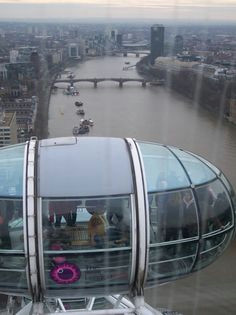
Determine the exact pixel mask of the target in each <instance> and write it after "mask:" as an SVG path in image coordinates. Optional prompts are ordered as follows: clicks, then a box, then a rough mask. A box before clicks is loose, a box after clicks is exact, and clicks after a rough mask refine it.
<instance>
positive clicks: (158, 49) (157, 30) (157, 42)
mask: <svg viewBox="0 0 236 315" xmlns="http://www.w3.org/2000/svg"><path fill="white" fill-rule="evenodd" d="M164 29H165V28H164V26H163V25H159V24H155V25H153V26H152V27H151V56H150V57H151V63H152V64H154V63H155V59H156V58H157V57H160V56H163V55H164Z"/></svg>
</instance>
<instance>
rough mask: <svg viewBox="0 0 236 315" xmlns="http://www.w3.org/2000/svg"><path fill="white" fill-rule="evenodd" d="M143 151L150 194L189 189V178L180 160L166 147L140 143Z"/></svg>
mask: <svg viewBox="0 0 236 315" xmlns="http://www.w3.org/2000/svg"><path fill="white" fill-rule="evenodd" d="M138 144H139V146H140V149H141V153H142V157H143V161H144V168H145V174H146V180H147V187H148V192H154V191H163V190H170V189H175V188H182V187H188V186H189V185H190V184H189V181H188V178H187V176H186V174H185V172H184V170H183V168H182V166H181V164H180V163H179V161H178V159H176V157H175V156H174V155H173V154H172V153H171V152H170V151H169V150H168V149H167V148H165V147H163V146H161V145H157V144H149V143H142V142H139V143H138Z"/></svg>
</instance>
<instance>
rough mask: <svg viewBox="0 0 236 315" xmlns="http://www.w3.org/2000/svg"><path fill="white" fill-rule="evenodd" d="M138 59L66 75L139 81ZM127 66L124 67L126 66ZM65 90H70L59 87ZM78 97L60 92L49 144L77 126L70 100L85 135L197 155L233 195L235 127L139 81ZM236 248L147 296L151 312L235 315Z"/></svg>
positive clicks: (85, 90)
mask: <svg viewBox="0 0 236 315" xmlns="http://www.w3.org/2000/svg"><path fill="white" fill-rule="evenodd" d="M137 61H138V58H136V57H135V56H133V57H132V56H129V57H118V56H114V57H99V58H94V59H91V60H87V61H85V62H83V63H79V64H78V65H75V66H73V67H71V68H69V69H68V70H70V71H73V73H74V74H75V75H76V78H99V77H103V78H104V77H105V78H106V77H107V78H108V77H116V78H120V77H127V78H141V77H140V75H139V74H138V73H137V71H136V70H135V67H134V68H131V69H129V70H127V71H125V70H123V67H124V66H127V63H128V62H129V64H128V66H130V65H135V63H136V62H137ZM125 63H126V64H125ZM57 86H59V87H66V86H67V84H65V83H60V84H57ZM75 86H76V88H77V89H78V90H79V92H80V95H79V96H68V95H64V94H63V89H58V91H57V92H56V94H53V95H51V99H50V105H49V121H48V130H49V137H50V138H54V137H61V136H71V135H72V129H73V127H74V126H79V121H80V118H81V116H78V115H77V114H76V109H77V108H76V107H75V105H74V103H75V101H77V100H80V101H82V102H83V103H84V106H83V108H84V110H85V118H91V119H93V120H94V126H93V127H92V128H91V129H90V132H89V134H88V135H89V136H110V137H132V138H136V139H140V140H148V141H155V142H159V143H164V144H170V145H174V146H177V147H181V148H183V149H186V150H190V151H192V152H194V153H197V154H199V155H201V156H203V157H205V158H207V159H208V160H210V161H211V162H213V163H214V164H215V165H216V166H218V167H219V168H220V169H222V171H223V172H224V173H225V174H226V176H227V177H228V178H229V180H230V181H231V183H232V184H233V186H234V188H235V189H236V126H235V125H232V124H230V123H228V122H226V121H222V120H220V119H217V117H215V116H214V115H213V114H212V113H210V112H208V111H207V110H205V109H202V108H200V107H199V106H198V104H197V103H196V102H194V101H191V100H189V99H187V98H185V97H183V96H181V95H179V94H177V93H175V92H173V91H170V90H169V89H168V88H166V87H164V86H150V85H147V86H146V87H142V86H141V83H140V82H132V83H131V82H127V83H124V85H123V87H122V88H120V87H119V84H118V83H117V82H101V83H98V86H97V88H94V86H93V83H89V82H87V83H79V84H75ZM235 261H236V242H235V241H234V242H233V243H232V245H231V246H230V248H229V249H228V250H227V251H226V252H225V254H224V255H223V256H222V257H220V258H219V259H218V260H217V261H216V262H215V263H214V264H212V265H211V266H210V267H208V268H206V269H204V270H203V271H201V272H198V273H196V274H194V275H192V276H190V277H187V278H185V279H182V280H178V281H175V282H173V283H170V284H167V285H163V286H161V287H158V288H155V289H150V290H146V298H147V301H148V302H150V304H151V305H153V306H158V307H168V308H170V309H173V310H176V311H179V312H182V313H183V314H184V315H193V314H194V315H197V314H201V315H211V314H214V315H231V314H232V315H233V314H235V309H236V299H235V296H236V284H235V282H236V268H235Z"/></svg>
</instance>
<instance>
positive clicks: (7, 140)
mask: <svg viewBox="0 0 236 315" xmlns="http://www.w3.org/2000/svg"><path fill="white" fill-rule="evenodd" d="M15 143H17V125H16V113H15V112H13V113H5V112H2V113H1V115H0V147H4V146H7V145H10V144H15Z"/></svg>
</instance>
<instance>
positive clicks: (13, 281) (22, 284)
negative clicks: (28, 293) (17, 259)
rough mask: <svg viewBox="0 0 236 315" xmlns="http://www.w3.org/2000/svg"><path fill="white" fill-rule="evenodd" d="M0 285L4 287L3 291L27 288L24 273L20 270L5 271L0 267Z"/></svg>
mask: <svg viewBox="0 0 236 315" xmlns="http://www.w3.org/2000/svg"><path fill="white" fill-rule="evenodd" d="M0 287H4V292H6V291H7V290H9V292H11V291H13V292H16V291H17V290H19V291H21V290H22V289H24V290H27V280H26V273H25V271H24V270H22V271H14V270H13V271H12V270H11V271H9V270H8V271H6V270H1V269H0Z"/></svg>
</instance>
